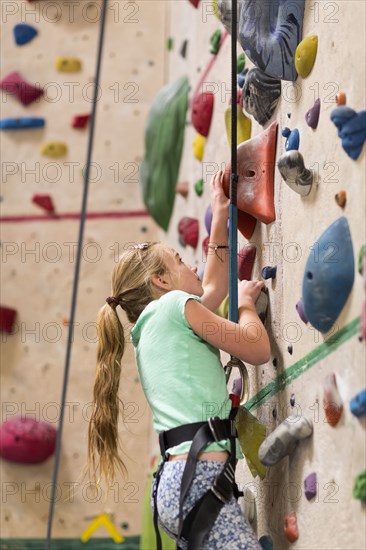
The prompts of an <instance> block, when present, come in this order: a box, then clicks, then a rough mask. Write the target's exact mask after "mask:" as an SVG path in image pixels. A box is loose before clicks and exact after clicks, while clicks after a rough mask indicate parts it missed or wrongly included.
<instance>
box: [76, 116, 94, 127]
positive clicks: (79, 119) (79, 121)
mask: <svg viewBox="0 0 366 550" xmlns="http://www.w3.org/2000/svg"><path fill="white" fill-rule="evenodd" d="M90 117H91V115H90V114H88V115H75V116H74V118H73V119H72V122H71V127H72V128H85V126H86V125H87V124H88V122H89V119H90Z"/></svg>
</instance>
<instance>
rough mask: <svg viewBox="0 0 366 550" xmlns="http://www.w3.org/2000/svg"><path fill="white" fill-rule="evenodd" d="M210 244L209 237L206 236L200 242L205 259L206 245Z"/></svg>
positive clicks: (206, 253)
mask: <svg viewBox="0 0 366 550" xmlns="http://www.w3.org/2000/svg"><path fill="white" fill-rule="evenodd" d="M209 242H210V235H207V237H205V238H204V239H203V241H202V249H203V252H204V253H205V255H206V257H207V256H208V243H209Z"/></svg>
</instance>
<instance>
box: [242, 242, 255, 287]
mask: <svg viewBox="0 0 366 550" xmlns="http://www.w3.org/2000/svg"><path fill="white" fill-rule="evenodd" d="M256 254H257V248H256V247H255V245H254V244H247V245H246V246H244V247H243V248H242V249H241V250H240V252H239V257H238V279H239V281H250V280H251V278H252V273H253V266H254V260H255V256H256Z"/></svg>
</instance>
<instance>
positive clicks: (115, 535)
mask: <svg viewBox="0 0 366 550" xmlns="http://www.w3.org/2000/svg"><path fill="white" fill-rule="evenodd" d="M101 525H103V526H104V527H105V528H106V530H107V531H108V533H109V534H110V535H111V537H112V539H113V540H114V542H116V543H120V542H123V541H124V540H125V539H124V538H123V537H122V535H120V534H119V532H118V531H117V529H116V527H115V526H114V525H113V523H112V522H111V520H110V517H109V515H108V514H99V516H97V517H96V518H95V519H94V520H93V521H92V522H91V524H90V525H89V526H88V527H87V528H86V529H85V530H84V531H83V532H82V534H81V535H80V539H81V540H82V542H88V540H89V539H90V537H91V536H92V534H93V533H94V531H96V530H97V529H98V528H99V527H100V526H101Z"/></svg>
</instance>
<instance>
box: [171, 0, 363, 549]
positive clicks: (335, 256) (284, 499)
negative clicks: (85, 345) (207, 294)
mask: <svg viewBox="0 0 366 550" xmlns="http://www.w3.org/2000/svg"><path fill="white" fill-rule="evenodd" d="M239 4H240V7H241V12H239V17H238V51H237V53H238V63H237V72H238V90H237V91H238V130H237V136H238V175H239V183H238V208H239V215H238V218H239V219H238V224H239V229H240V232H239V250H238V252H239V251H240V255H239V276H240V278H241V279H245V278H246V279H248V278H250V277H251V276H252V277H253V278H259V277H263V278H265V279H266V286H267V289H268V302H269V307H268V310H267V315H266V328H267V330H268V332H269V335H270V339H271V361H270V362H269V363H268V364H265V365H263V366H260V367H257V368H254V367H252V366H250V365H248V366H247V368H248V371H249V379H250V390H249V400H248V401H247V403H246V410H247V411H249V412H250V413H252V414H253V415H254V417H256V419H257V420H255V419H253V417H250V418H251V420H252V424H249V426H248V413H246V414H244V413H243V418H244V428H243V426H241V430H243V431H242V436H243V441H244V445H245V443H246V442H248V441H249V440H250V438H252V439H253V441H254V447H255V446H256V448H255V449H254V451H253V449H250V448H249V450H248V449H246V450H247V453H246V452H245V454H246V456H247V457H249V458H251V469H249V468H248V465H247V463H246V461H245V460H243V461H241V462H240V463H239V465H238V469H237V472H238V479H239V481H240V484H241V486H242V488H243V489H244V490H245V499H242V500H241V505H242V507H243V510H244V512H245V514H246V515H247V517H249V519H250V521H251V523H252V525H253V528H254V529H255V531H256V533H257V536H258V539H260V541H261V544H262V546H263V548H265V549H270V548H274V549H275V550H277V549H278V550H280V549H281V550H283V549H284V548H290V547H293V548H299V549H300V548H301V549H302V550H305V549H309V550H310V549H312V550H314V549H329V548H335V549H339V550H341V549H342V550H343V549H345V548H347V549H354V550H356V549H360V548H365V545H366V540H365V532H366V530H365V527H366V525H365V508H364V505H363V503H362V501H364V500H365V498H366V494H365V475H366V472H365V445H364V440H365V416H364V415H365V399H366V390H365V386H366V380H365V369H364V365H365V336H366V335H365V311H364V310H365V268H364V260H363V257H364V256H363V255H364V248H363V252H362V247H363V246H364V244H365V146H364V141H365V132H366V122H365V114H366V113H365V89H364V86H363V84H361V83H363V82H364V81H365V64H364V59H365V47H364V43H365V40H364V39H365V29H364V21H365V4H364V3H362V2H357V1H354V2H353V1H349V2H322V1H321V2H318V1H306V2H302V1H297V2H286V1H285V2H281V3H277V2H273V3H270V2H259V1H258V2H255V3H254V2H250V1H249V0H243V1H242V2H239ZM278 4H281V8H280V9H278ZM230 5H231V3H230V2H226V1H225V0H222V1H220V0H219V1H218V2H217V3H212V2H211V1H205V0H201V2H188V1H187V2H185V3H183V2H169V9H170V31H169V34H170V41H169V43H168V48H169V61H170V63H169V82H171V83H173V82H177V81H178V79H182V78H183V77H187V78H188V80H189V84H190V93H189V105H188V109H187V128H186V131H185V141H184V148H183V151H182V159H181V165H180V171H179V177H178V188H177V190H178V191H179V193H178V194H177V196H176V198H175V205H174V209H173V213H172V215H171V218H170V224H169V229H168V238H169V240H170V242H171V243H172V244H173V245H174V246H175V247H176V248H177V249H178V250H179V251H180V253H181V254H182V255H183V257H184V258H185V259H186V260H187V261H188V262H190V263H191V264H193V265H194V264H196V265H198V266H199V269H200V272H201V273H202V271H203V269H204V264H205V258H206V254H205V251H204V248H205V244H206V245H207V238H208V234H209V222H210V213H209V211H208V206H209V180H210V177H211V175H212V174H213V173H215V172H216V171H218V170H220V169H225V167H227V165H228V163H229V162H230V145H229V140H228V137H227V129H228V126H229V125H230V122H229V121H230V100H231V84H230V75H231V73H230V71H231V59H230V40H231V37H230V35H229V36H227V37H226V36H225V32H226V30H227V29H229V30H230V18H231V12H230ZM215 11H216V12H217V13H218V14H220V16H221V20H219V18H218V17H217V16H216V14H215ZM223 23H226V28H225V26H224V24H223ZM286 25H287V27H286V37H287V38H286V40H285V41H284V40H280V39H278V36H281V32H284V27H285V26H286ZM281 26H282V30H281ZM275 30H276V33H275ZM275 36H277V39H276V38H275ZM220 45H221V47H220ZM244 51H245V58H244V59H243V57H244V56H243V55H242V54H243V53H244ZM355 52H357V55H355ZM249 138H251V139H250V141H248V139H249ZM225 186H226V187H225V188H226V190H228V179H226V180H225ZM206 253H207V250H206ZM242 260H245V261H246V264H245V265H244V266H243V264H242ZM245 266H246V267H245ZM251 268H252V269H251ZM221 311H223V312H224V314H225V304H223V307H222V308H221ZM226 311H227V304H226ZM361 314H362V319H361ZM224 337H225V335H224V334H223V338H224ZM227 360H228V357H225V356H224V357H223V362H224V364H225V363H226V362H227ZM234 371H235V369H234V370H233V373H232V378H231V380H230V382H229V390H231V386H232V385H233V383H232V380H233V378H234V379H235V377H238V376H239V372H238V371H237V372H236V374H235V372H234ZM233 391H235V388H234V389H233ZM239 392H240V390H239ZM204 406H207V408H208V409H209V410H210V411H211V412H212V413H213V414H215V411H218V410H219V408H220V407H221V406H222V404H220V403H207V404H204ZM242 412H243V411H242ZM289 417H290V418H289ZM245 419H246V420H245ZM286 419H288V420H287V421H286V422H284V421H285V420H286ZM257 421H259V423H258V422H257ZM245 422H247V423H246V424H245ZM276 428H277V431H276V432H275V433H273V435H272V436H271V438H268V436H269V435H270V434H271V433H272V432H274V430H275V429H276ZM239 433H240V431H239ZM266 436H267V439H265V438H266ZM264 439H265V441H264V442H263V440H264ZM261 442H263V444H262V445H260V444H261ZM259 445H260V448H259V449H258V447H259ZM249 447H250V445H249ZM253 452H254V454H253ZM254 455H255V456H254ZM258 456H259V459H260V460H258Z"/></svg>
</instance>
